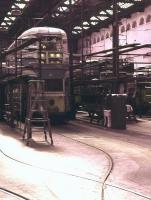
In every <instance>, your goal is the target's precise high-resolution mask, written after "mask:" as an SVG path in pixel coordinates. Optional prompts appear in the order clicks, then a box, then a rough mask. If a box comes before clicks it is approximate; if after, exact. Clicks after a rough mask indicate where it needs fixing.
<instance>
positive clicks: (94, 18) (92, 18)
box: [90, 16, 98, 20]
mask: <svg viewBox="0 0 151 200" xmlns="http://www.w3.org/2000/svg"><path fill="white" fill-rule="evenodd" d="M90 20H98V19H97V18H96V17H95V16H93V17H91V18H90Z"/></svg>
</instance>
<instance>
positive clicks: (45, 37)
mask: <svg viewBox="0 0 151 200" xmlns="http://www.w3.org/2000/svg"><path fill="white" fill-rule="evenodd" d="M2 72H3V75H4V76H3V77H4V78H3V79H5V81H4V82H5V83H3V84H5V91H4V92H3V93H5V94H6V95H5V100H4V102H5V104H9V103H10V101H13V100H12V99H11V98H13V96H15V97H17V96H19V97H20V106H19V107H20V109H18V110H19V112H21V111H22V117H23V116H25V111H26V104H27V102H26V100H27V97H26V91H27V89H26V87H27V85H28V84H27V80H28V81H29V80H31V79H35V78H37V79H40V80H44V81H45V92H44V96H45V98H46V99H47V100H48V112H49V115H50V116H52V117H59V118H62V119H65V118H66V117H68V116H70V114H71V106H70V83H69V53H68V41H67V35H66V33H65V31H63V30H61V29H59V28H51V27H34V28H31V29H29V30H27V31H25V32H23V33H22V34H21V35H20V36H19V37H18V38H17V39H16V40H15V41H14V42H13V43H12V44H11V45H10V46H9V48H8V49H7V53H6V62H5V64H4V65H3V66H2ZM8 77H9V78H8ZM9 88H11V89H9ZM9 94H10V95H9ZM29 95H30V94H29ZM23 118H24V117H23Z"/></svg>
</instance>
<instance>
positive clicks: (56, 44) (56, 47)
mask: <svg viewBox="0 0 151 200" xmlns="http://www.w3.org/2000/svg"><path fill="white" fill-rule="evenodd" d="M42 48H43V49H45V50H50V51H61V49H62V40H61V38H59V37H45V38H43V40H42Z"/></svg>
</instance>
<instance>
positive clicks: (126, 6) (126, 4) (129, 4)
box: [118, 2, 134, 9]
mask: <svg viewBox="0 0 151 200" xmlns="http://www.w3.org/2000/svg"><path fill="white" fill-rule="evenodd" d="M118 5H119V6H120V8H123V9H126V8H129V7H131V6H133V5H134V3H122V2H119V3H118Z"/></svg>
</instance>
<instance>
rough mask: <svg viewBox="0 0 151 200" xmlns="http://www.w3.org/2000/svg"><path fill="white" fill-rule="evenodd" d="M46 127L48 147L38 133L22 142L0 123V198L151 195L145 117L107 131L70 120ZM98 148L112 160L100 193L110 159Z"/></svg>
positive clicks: (90, 199)
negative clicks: (50, 136)
mask: <svg viewBox="0 0 151 200" xmlns="http://www.w3.org/2000/svg"><path fill="white" fill-rule="evenodd" d="M52 132H53V139H54V146H51V145H49V144H48V143H47V142H45V141H44V136H43V134H41V133H35V134H33V140H32V141H31V143H30V146H26V144H25V142H24V141H22V132H20V131H19V130H15V129H10V128H9V127H8V126H7V125H6V124H4V123H1V124H0V151H1V154H0V157H1V159H0V166H1V170H0V184H1V188H0V189H1V190H0V200H16V199H26V200H29V199H30V200H71V199H72V200H74V199H75V200H103V199H104V200H115V199H116V200H145V199H151V121H149V120H145V119H143V120H139V121H138V122H137V123H136V122H133V123H130V124H128V125H127V129H126V130H115V129H114V130H113V129H108V128H100V127H96V126H90V125H89V124H87V123H83V122H80V121H77V120H76V121H72V122H70V123H68V124H65V125H60V126H55V127H53V128H52ZM72 139H75V140H76V141H74V140H72ZM78 141H81V142H82V143H80V142H78ZM83 143H86V144H88V145H89V146H87V145H85V144H83ZM90 145H91V146H90ZM92 146H95V147H96V148H94V147H92ZM99 149H100V150H99ZM101 150H103V151H105V152H107V153H109V154H110V156H111V157H112V159H113V163H114V165H113V169H112V171H111V174H110V175H109V177H108V179H107V180H106V182H105V188H104V198H102V194H101V187H102V181H103V180H104V177H105V176H106V173H107V171H108V169H109V164H110V162H109V159H108V157H107V155H106V154H105V152H103V151H101ZM4 189H7V190H10V191H12V192H15V193H17V194H19V195H22V196H23V197H22V198H19V197H18V198H17V197H16V196H15V195H11V194H10V193H8V192H7V193H6V192H5V191H4Z"/></svg>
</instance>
